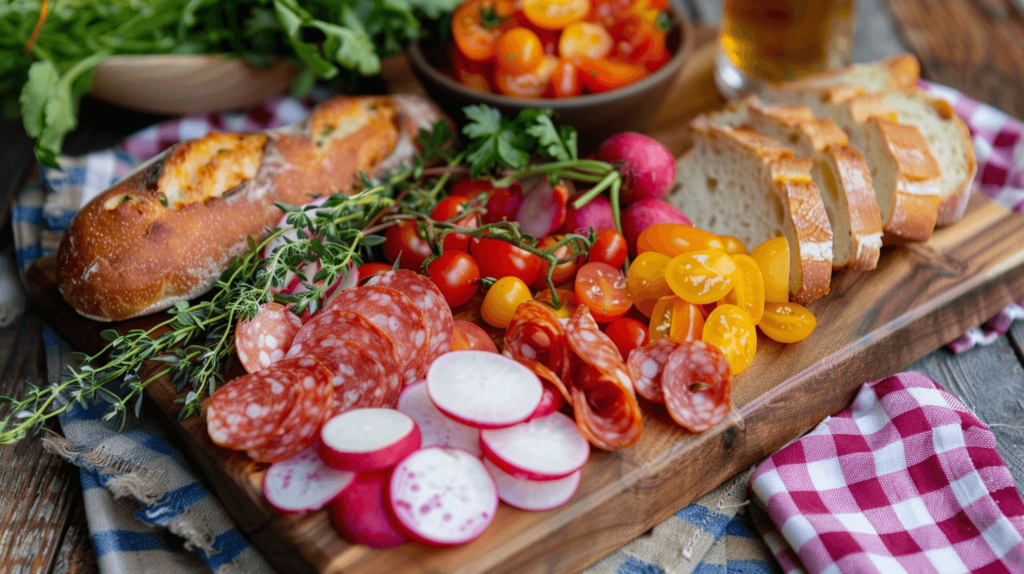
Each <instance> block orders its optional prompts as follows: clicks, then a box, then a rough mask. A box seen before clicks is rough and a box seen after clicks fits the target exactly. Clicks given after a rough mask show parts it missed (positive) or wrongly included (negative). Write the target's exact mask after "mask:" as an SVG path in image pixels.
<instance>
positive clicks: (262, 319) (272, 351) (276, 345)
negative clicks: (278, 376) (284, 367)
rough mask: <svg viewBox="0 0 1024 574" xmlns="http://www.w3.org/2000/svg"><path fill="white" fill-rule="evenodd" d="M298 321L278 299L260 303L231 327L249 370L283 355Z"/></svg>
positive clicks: (281, 357)
mask: <svg viewBox="0 0 1024 574" xmlns="http://www.w3.org/2000/svg"><path fill="white" fill-rule="evenodd" d="M301 328H302V321H301V320H300V319H299V318H298V317H296V316H295V314H294V313H292V312H291V311H289V310H288V309H287V308H286V307H285V306H284V305H281V304H280V303H264V304H263V305H261V306H260V310H259V312H257V313H256V316H255V317H253V318H252V319H251V320H248V321H239V322H238V326H237V327H235V350H236V351H237V352H238V359H239V360H240V361H241V362H242V366H243V367H245V370H246V371H247V372H249V373H256V372H259V371H262V370H263V369H266V368H267V367H269V366H270V365H272V364H273V363H274V362H275V361H279V360H281V359H283V358H284V356H285V354H286V353H288V349H290V348H291V346H292V340H293V339H295V334H296V333H298V332H299V329H301Z"/></svg>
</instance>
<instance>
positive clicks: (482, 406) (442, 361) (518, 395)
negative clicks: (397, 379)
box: [427, 351, 544, 429]
mask: <svg viewBox="0 0 1024 574" xmlns="http://www.w3.org/2000/svg"><path fill="white" fill-rule="evenodd" d="M427 393H428V394H429V395H430V400H431V401H433V403H434V406H436V407H437V408H438V409H439V410H440V411H441V412H442V413H444V414H446V415H448V416H449V417H451V418H453V419H455V420H457V421H459V422H460V423H464V424H467V425H470V426H474V427H477V428H484V429H495V428H504V427H507V426H512V425H514V424H516V423H519V422H522V421H525V420H526V419H528V418H529V417H530V415H531V414H533V411H534V410H536V409H537V405H539V404H540V399H541V396H542V395H543V394H544V388H543V386H542V385H541V383H540V379H538V378H537V375H534V374H533V371H531V370H530V369H528V368H526V367H524V366H523V365H520V364H519V363H517V362H516V361H513V360H512V359H509V358H508V357H503V356H501V355H496V354H494V353H488V352H486V351H452V352H450V353H445V354H444V355H441V356H440V357H438V358H437V359H436V360H435V361H434V363H433V364H432V365H430V370H429V371H427Z"/></svg>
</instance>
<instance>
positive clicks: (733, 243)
mask: <svg viewBox="0 0 1024 574" xmlns="http://www.w3.org/2000/svg"><path fill="white" fill-rule="evenodd" d="M718 238H719V239H721V240H722V245H723V247H722V251H725V252H726V253H728V254H729V255H746V254H747V246H746V245H743V242H742V241H740V240H739V239H737V238H735V237H733V236H732V235H719V236H718Z"/></svg>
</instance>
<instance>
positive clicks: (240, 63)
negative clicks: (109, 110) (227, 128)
mask: <svg viewBox="0 0 1024 574" xmlns="http://www.w3.org/2000/svg"><path fill="white" fill-rule="evenodd" d="M300 71H301V69H300V68H299V67H298V66H296V65H295V64H292V63H291V62H287V61H284V60H277V61H275V62H274V63H273V64H272V65H271V66H270V67H269V68H267V69H263V70H261V69H259V68H256V67H255V66H252V65H250V64H249V63H247V62H245V61H244V60H240V59H238V58H222V57H218V56H179V55H163V56H115V57H113V58H110V59H107V60H104V61H103V62H102V63H100V65H99V66H97V67H96V70H95V71H93V74H92V95H93V96H95V97H97V98H99V99H101V100H104V101H106V102H110V103H112V104H115V105H118V106H121V107H123V108H129V109H132V110H137V111H140V112H149V113H155V114H165V115H187V114H203V113H209V112H219V111H223V110H230V109H234V108H241V107H246V106H251V105H253V104H256V103H258V102H261V101H263V100H265V99H267V98H269V97H271V96H275V95H277V94H279V93H281V92H282V91H284V90H285V89H287V88H288V86H290V85H291V83H292V81H293V80H294V79H295V77H296V76H297V75H298V74H299V72H300Z"/></svg>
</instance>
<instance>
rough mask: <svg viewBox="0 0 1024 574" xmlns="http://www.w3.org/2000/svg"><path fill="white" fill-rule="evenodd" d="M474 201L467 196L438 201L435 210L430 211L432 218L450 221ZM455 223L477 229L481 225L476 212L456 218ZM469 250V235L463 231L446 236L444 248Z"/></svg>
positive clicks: (446, 249)
mask: <svg viewBox="0 0 1024 574" xmlns="http://www.w3.org/2000/svg"><path fill="white" fill-rule="evenodd" d="M470 201H472V200H471V199H469V198H466V197H458V196H454V197H446V198H444V199H442V200H441V201H439V202H437V205H435V206H434V210H433V211H431V212H430V219H433V220H434V221H450V220H452V219H454V218H456V217H458V216H459V215H460V214H461V213H462V212H464V211H465V209H466V204H467V203H469V202H470ZM452 223H454V224H455V225H458V226H460V227H468V228H470V229H476V228H477V227H478V226H479V218H478V217H477V216H476V214H475V213H470V214H469V215H467V216H466V217H463V218H460V219H457V220H455V221H454V222H452ZM449 249H450V250H456V251H466V252H468V251H469V236H468V235H465V234H462V233H449V234H447V235H445V236H444V250H445V251H448V250H449Z"/></svg>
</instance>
